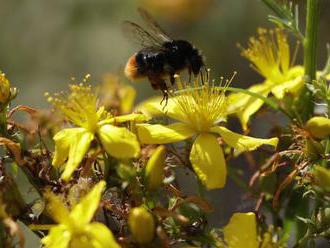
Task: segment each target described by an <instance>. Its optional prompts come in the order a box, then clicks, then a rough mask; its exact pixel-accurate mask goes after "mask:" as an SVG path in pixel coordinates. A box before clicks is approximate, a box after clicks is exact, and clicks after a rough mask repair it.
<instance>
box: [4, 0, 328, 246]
mask: <svg viewBox="0 0 330 248" xmlns="http://www.w3.org/2000/svg"><path fill="white" fill-rule="evenodd" d="M295 2H300V3H301V8H300V9H301V10H302V11H301V17H303V16H304V11H303V9H304V3H305V1H303V0H296V1H295ZM138 6H142V7H144V8H145V9H147V10H149V11H150V12H151V13H153V15H154V16H155V18H156V19H157V20H158V21H159V23H160V24H161V26H163V27H164V29H165V30H166V31H167V32H168V33H169V34H171V35H172V37H173V38H182V39H186V40H189V41H191V42H192V43H193V44H194V45H195V46H196V47H198V48H199V49H201V50H202V51H203V54H204V55H205V57H206V62H207V66H208V67H209V68H211V69H212V78H219V77H220V76H225V77H230V76H231V75H232V73H233V71H237V72H238V75H237V76H236V78H235V80H234V82H233V86H242V87H247V86H248V85H251V84H254V83H257V82H260V80H262V79H261V77H260V76H258V75H257V74H256V73H255V72H254V71H253V70H251V69H250V68H249V63H248V61H246V60H245V59H244V58H241V56H240V51H239V49H238V48H237V43H238V42H239V43H241V44H242V45H243V46H244V45H245V44H246V43H247V40H248V37H249V36H251V35H254V34H255V33H256V29H257V28H258V27H271V26H273V25H272V24H271V23H269V22H268V21H267V15H268V14H269V13H270V11H269V10H268V9H267V8H266V7H265V6H264V5H263V4H262V2H261V1H260V0H234V1H233V0H140V1H122V0H76V1H74V0H56V1H55V0H53V1H51V0H47V1H45V0H1V1H0V70H2V71H3V72H5V73H6V74H7V76H8V78H9V79H10V80H11V83H12V85H13V86H15V87H18V89H19V91H20V94H19V96H18V98H17V100H16V103H18V104H26V105H30V106H33V107H39V108H42V107H46V106H47V102H46V100H45V98H44V92H46V91H49V92H55V91H59V90H65V89H66V88H67V84H68V82H69V81H70V78H71V77H72V76H74V77H76V78H78V79H79V78H82V77H83V76H84V75H85V74H87V73H90V74H91V75H92V79H91V82H92V83H93V84H97V82H99V81H100V80H101V78H102V76H103V75H104V74H105V73H109V72H112V73H117V74H119V75H121V76H122V77H123V79H124V76H123V73H122V71H123V67H124V66H125V63H126V61H127V59H128V57H129V56H130V55H132V53H134V52H135V51H137V50H138V47H136V46H134V45H133V43H130V42H129V41H127V40H126V39H125V37H124V35H123V34H122V31H121V23H122V22H123V21H124V20H131V21H134V22H137V23H140V24H142V20H141V18H140V17H139V16H138V13H137V11H136V10H137V7H138ZM321 9H322V12H321V23H320V35H319V61H318V65H319V68H320V69H321V68H322V67H323V65H324V62H325V60H326V52H325V45H326V42H330V32H329V23H330V15H329V13H330V12H329V11H330V1H328V0H323V2H322V8H321ZM301 24H302V27H303V26H304V23H303V22H302V23H301ZM300 51H301V50H300ZM299 60H300V61H301V55H300V56H299V57H298V61H299ZM133 85H135V86H136V88H137V90H138V100H142V99H145V98H146V97H148V96H150V95H152V94H155V92H153V91H152V90H151V87H150V85H149V84H147V83H144V84H143V83H142V84H141V83H139V84H134V83H133ZM185 183H186V184H187V187H188V188H189V185H190V183H192V181H191V182H190V181H189V180H188V181H186V182H185ZM226 188H227V189H226V190H222V191H212V192H211V193H210V194H209V195H208V198H209V199H210V200H211V202H212V203H213V204H214V206H215V209H217V210H218V211H217V214H216V216H215V218H212V219H213V220H212V221H211V222H212V223H213V224H215V223H216V224H217V226H219V225H222V224H224V223H226V222H227V217H226V216H229V215H230V213H231V212H232V211H240V210H244V209H245V208H249V209H250V208H251V206H253V203H251V204H249V202H247V201H244V200H242V199H241V195H240V194H236V193H234V192H237V191H238V192H239V190H238V189H237V188H236V187H235V186H234V185H233V184H232V182H229V183H228V185H227V187H226ZM228 188H229V190H228ZM250 205H251V206H250ZM29 242H33V241H31V240H28V243H27V245H26V247H37V244H36V243H29Z"/></svg>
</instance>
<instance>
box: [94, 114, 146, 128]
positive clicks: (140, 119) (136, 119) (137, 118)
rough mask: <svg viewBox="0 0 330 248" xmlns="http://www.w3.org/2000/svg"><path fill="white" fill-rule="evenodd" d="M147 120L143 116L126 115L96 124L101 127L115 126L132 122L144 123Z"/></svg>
mask: <svg viewBox="0 0 330 248" xmlns="http://www.w3.org/2000/svg"><path fill="white" fill-rule="evenodd" d="M147 120H149V118H148V117H147V116H146V115H144V114H128V115H120V116H116V117H112V118H107V119H105V120H103V121H100V122H99V123H98V125H99V126H103V125H106V124H116V123H123V122H129V121H133V122H136V123H141V122H146V121H147Z"/></svg>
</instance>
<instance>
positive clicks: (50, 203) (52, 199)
mask: <svg viewBox="0 0 330 248" xmlns="http://www.w3.org/2000/svg"><path fill="white" fill-rule="evenodd" d="M45 199H46V200H47V202H46V210H47V213H48V214H49V215H50V216H51V217H52V219H53V220H55V221H56V222H57V223H61V224H65V225H70V224H71V219H70V215H69V211H68V209H67V208H66V207H65V206H64V204H63V201H62V199H61V198H60V197H59V196H57V195H55V194H54V193H53V192H50V191H46V193H45Z"/></svg>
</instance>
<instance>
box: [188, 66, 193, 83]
mask: <svg viewBox="0 0 330 248" xmlns="http://www.w3.org/2000/svg"><path fill="white" fill-rule="evenodd" d="M191 73H192V70H191V67H188V75H189V80H188V82H189V84H190V83H191Z"/></svg>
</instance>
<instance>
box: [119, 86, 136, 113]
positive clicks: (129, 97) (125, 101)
mask: <svg viewBox="0 0 330 248" xmlns="http://www.w3.org/2000/svg"><path fill="white" fill-rule="evenodd" d="M119 97H120V111H121V112H122V113H128V112H130V111H131V110H132V107H133V104H134V100H135V97H136V91H135V89H134V88H133V87H132V86H130V85H123V86H121V88H120V89H119Z"/></svg>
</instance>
